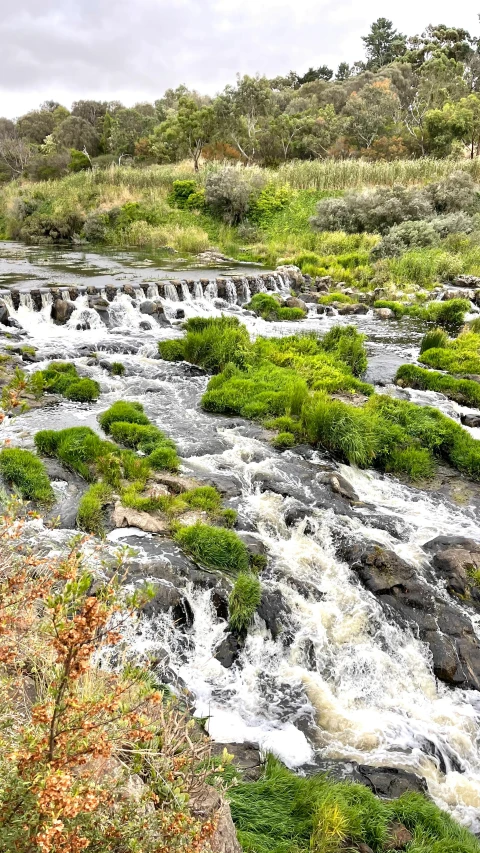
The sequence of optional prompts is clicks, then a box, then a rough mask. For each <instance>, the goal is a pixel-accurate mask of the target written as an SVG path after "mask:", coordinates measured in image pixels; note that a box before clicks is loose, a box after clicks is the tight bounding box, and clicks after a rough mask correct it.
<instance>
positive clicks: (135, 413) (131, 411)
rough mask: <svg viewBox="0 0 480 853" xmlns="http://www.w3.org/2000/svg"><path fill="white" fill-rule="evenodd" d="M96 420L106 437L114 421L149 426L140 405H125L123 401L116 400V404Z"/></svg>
mask: <svg viewBox="0 0 480 853" xmlns="http://www.w3.org/2000/svg"><path fill="white" fill-rule="evenodd" d="M98 420H99V423H100V426H101V427H102V429H103V431H104V432H106V433H107V435H108V433H109V430H110V426H111V424H113V423H115V422H116V421H122V422H123V423H130V424H144V425H145V426H149V424H150V421H149V420H148V418H147V416H146V414H145V413H144V411H143V406H142V404H141V403H127V402H125V401H124V400H117V402H116V403H113V405H112V406H110V408H109V409H107V410H106V411H105V412H102V414H101V415H99V418H98Z"/></svg>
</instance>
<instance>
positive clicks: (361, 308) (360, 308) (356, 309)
mask: <svg viewBox="0 0 480 853" xmlns="http://www.w3.org/2000/svg"><path fill="white" fill-rule="evenodd" d="M352 314H368V305H365V304H364V303H363V302H357V303H356V305H354V306H353V311H352Z"/></svg>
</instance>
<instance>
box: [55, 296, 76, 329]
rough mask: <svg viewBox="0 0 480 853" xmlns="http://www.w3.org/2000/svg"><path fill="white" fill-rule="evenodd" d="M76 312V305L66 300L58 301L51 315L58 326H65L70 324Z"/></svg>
mask: <svg viewBox="0 0 480 853" xmlns="http://www.w3.org/2000/svg"><path fill="white" fill-rule="evenodd" d="M74 311H75V305H74V304H73V302H68V301H67V300H66V299H57V300H55V302H54V303H53V305H52V310H51V312H50V313H51V317H52V320H53V322H54V323H56V324H57V325H58V326H63V325H64V324H65V323H67V322H68V320H69V319H70V317H71V316H72V314H73V312H74Z"/></svg>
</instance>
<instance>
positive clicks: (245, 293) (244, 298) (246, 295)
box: [239, 278, 252, 305]
mask: <svg viewBox="0 0 480 853" xmlns="http://www.w3.org/2000/svg"><path fill="white" fill-rule="evenodd" d="M251 298H252V294H251V293H250V285H249V284H248V279H247V278H242V281H241V285H240V294H239V302H240V304H241V305H243V304H244V303H246V302H250V299H251Z"/></svg>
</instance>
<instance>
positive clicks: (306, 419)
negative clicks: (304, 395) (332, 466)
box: [302, 394, 377, 468]
mask: <svg viewBox="0 0 480 853" xmlns="http://www.w3.org/2000/svg"><path fill="white" fill-rule="evenodd" d="M302 423H303V428H304V430H305V434H306V436H307V438H308V440H309V442H310V443H311V444H313V445H321V446H322V447H324V448H325V449H326V450H330V451H331V452H332V453H335V454H337V455H339V456H341V457H342V458H343V459H344V460H345V461H346V462H349V463H350V464H352V465H358V466H359V467H361V468H365V467H367V466H368V465H371V464H372V463H373V461H374V459H375V454H376V449H377V431H376V426H377V424H376V420H375V419H374V418H372V417H371V416H370V415H369V413H367V412H366V411H365V410H364V409H362V408H356V407H354V406H349V405H348V404H347V403H342V402H340V401H339V400H331V399H329V398H328V397H327V396H326V394H315V395H314V397H313V398H312V399H311V400H309V401H308V402H307V403H306V404H305V406H304V407H303V411H302Z"/></svg>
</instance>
